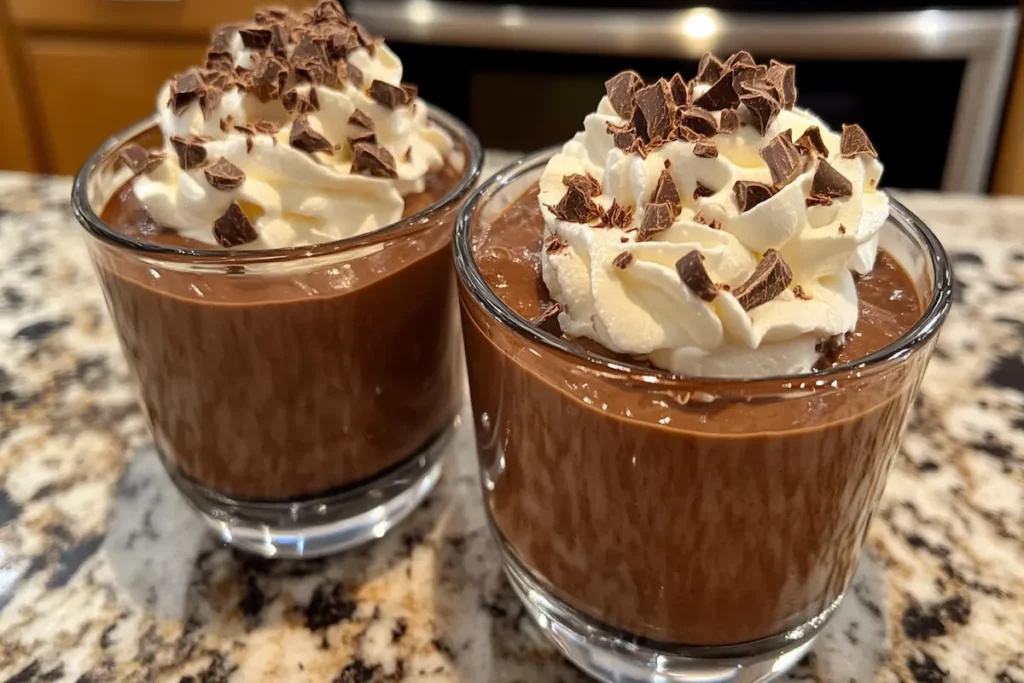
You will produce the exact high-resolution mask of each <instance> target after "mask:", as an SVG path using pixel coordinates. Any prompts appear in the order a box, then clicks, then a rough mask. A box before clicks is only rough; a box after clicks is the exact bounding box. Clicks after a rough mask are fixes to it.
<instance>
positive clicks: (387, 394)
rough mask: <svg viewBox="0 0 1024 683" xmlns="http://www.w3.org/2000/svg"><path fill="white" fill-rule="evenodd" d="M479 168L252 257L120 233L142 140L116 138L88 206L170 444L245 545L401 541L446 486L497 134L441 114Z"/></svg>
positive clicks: (147, 132) (133, 350)
mask: <svg viewBox="0 0 1024 683" xmlns="http://www.w3.org/2000/svg"><path fill="white" fill-rule="evenodd" d="M430 117H431V119H432V121H433V122H434V123H435V124H437V125H438V126H440V127H441V128H442V129H444V130H446V131H447V132H448V134H449V135H450V136H451V137H452V139H453V140H454V141H455V151H456V154H455V156H456V162H457V164H461V178H460V179H459V180H458V182H457V184H456V186H455V187H454V188H452V189H451V190H450V191H448V192H447V194H445V196H443V197H442V198H440V199H439V200H437V201H436V202H434V203H433V204H432V205H430V206H428V207H426V208H424V209H423V210H421V211H419V212H418V213H415V214H413V215H412V216H410V217H408V218H405V219H403V220H401V221H399V222H397V223H394V224H392V225H389V226H386V227H384V228H381V229H379V230H377V231H375V232H371V233H368V234H364V235H358V236H355V237H351V238H348V239H342V240H338V241H335V242H330V243H326V244H318V245H314V246H302V247H291V248H282V249H268V250H253V251H238V252H233V253H227V252H224V251H215V250H193V249H185V248H176V247H171V246H165V245H160V244H155V243H147V242H144V241H139V240H137V239H134V238H131V237H128V236H126V235H125V234H123V233H121V232H118V231H117V230H115V229H114V228H112V227H111V226H110V225H108V224H107V223H106V222H105V221H104V220H103V218H102V217H101V216H102V214H103V208H104V206H105V205H106V203H107V202H108V201H109V199H110V198H111V197H112V196H113V195H114V193H115V192H116V191H117V190H118V189H119V188H120V187H121V186H122V185H123V184H124V182H126V181H127V179H128V177H129V171H128V169H126V168H124V167H123V165H122V164H121V162H120V161H119V159H118V152H119V150H121V149H122V148H124V147H125V146H126V145H129V144H133V143H134V144H141V145H143V146H144V147H149V148H152V147H157V146H159V145H160V142H161V134H160V130H159V128H157V127H156V122H155V118H150V119H147V120H144V121H141V122H139V123H138V124H136V125H134V126H132V127H131V128H129V129H128V130H126V131H124V132H122V133H120V134H118V135H115V136H114V137H113V138H111V139H110V140H108V141H107V142H106V143H104V144H103V145H102V146H101V147H100V149H99V150H98V151H97V152H96V153H95V154H93V156H92V157H91V158H90V159H89V160H88V161H87V162H86V164H85V166H84V167H83V168H82V170H81V171H80V172H79V174H78V177H77V178H76V179H75V183H74V188H73V190H72V205H73V207H74V211H75V214H76V216H77V217H78V220H79V221H80V222H81V224H82V226H83V227H84V228H85V229H86V231H87V232H88V233H89V240H88V246H89V251H90V254H91V256H92V260H93V262H94V265H95V267H96V270H97V273H98V275H99V279H100V283H101V285H102V287H103V292H104V295H105V297H106V301H107V306H108V308H109V310H110V313H111V317H112V318H113V322H114V327H115V329H116V331H117V334H118V336H119V338H120V341H121V346H122V348H123V350H124V354H125V357H126V359H127V361H128V365H129V367H130V369H131V371H132V373H133V374H134V376H135V379H136V380H137V383H138V388H139V393H140V396H141V403H142V407H143V409H144V412H145V414H146V416H147V418H148V421H149V424H150V428H151V431H152V434H153V438H154V441H155V443H156V448H157V451H158V452H159V454H160V457H161V459H162V460H163V462H164V464H165V466H166V467H167V471H168V472H169V473H170V475H171V478H172V479H173V481H174V483H175V484H176V485H177V487H178V489H179V490H180V491H181V492H182V493H183V494H184V495H185V497H186V498H187V499H188V500H189V502H190V503H191V504H192V505H193V506H194V507H195V508H196V509H197V510H198V511H199V512H200V514H201V515H202V517H203V519H204V520H205V521H206V522H207V523H208V524H209V525H210V526H211V527H212V528H213V529H214V530H215V531H216V532H217V534H218V535H219V536H220V537H221V538H222V539H223V540H224V541H225V542H227V543H230V544H233V545H235V546H237V547H239V548H241V549H244V550H247V551H251V552H255V553H259V554H261V555H264V556H280V557H301V556H304V557H313V556H317V555H324V554H328V553H332V552H336V551H339V550H343V549H345V548H349V547H352V546H355V545H357V544H359V543H362V542H364V541H367V540H370V539H373V538H379V537H380V536H383V535H384V534H385V533H386V532H387V531H388V530H389V529H390V528H392V527H393V526H394V525H395V524H397V523H398V522H399V521H401V520H402V519H403V518H404V517H405V516H406V515H408V514H409V513H410V512H411V511H412V510H413V509H414V508H415V507H416V505H417V504H418V503H419V502H420V501H422V500H423V498H424V497H425V496H426V495H427V494H428V493H429V492H430V490H431V489H432V488H433V486H434V484H435V483H436V482H437V480H438V477H439V476H440V473H441V464H442V462H441V456H442V454H443V452H444V450H445V446H446V445H447V443H448V442H449V440H450V438H451V436H452V432H453V430H454V427H455V425H456V421H457V419H458V414H459V408H460V405H461V403H462V393H463V392H462V370H461V349H460V346H459V335H458V317H457V314H456V307H455V289H454V276H453V272H452V267H451V256H450V254H451V252H450V249H449V244H450V241H451V234H452V225H453V223H454V220H455V216H456V212H457V211H458V208H459V207H460V205H461V204H462V202H463V200H464V199H465V198H466V196H467V195H468V194H469V192H470V191H471V189H472V187H473V185H474V183H475V182H476V180H477V178H478V176H479V174H480V168H481V161H482V158H483V154H482V150H481V148H480V143H479V142H478V141H477V139H476V137H475V136H474V135H473V133H472V132H471V131H470V130H469V129H468V128H467V127H466V126H465V125H464V124H462V123H461V122H459V121H458V120H456V119H455V118H453V117H452V116H450V115H448V114H446V113H445V112H443V111H440V110H438V109H436V108H431V109H430Z"/></svg>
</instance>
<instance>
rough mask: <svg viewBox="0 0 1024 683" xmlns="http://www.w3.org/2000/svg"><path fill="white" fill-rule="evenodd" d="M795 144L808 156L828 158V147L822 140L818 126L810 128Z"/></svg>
mask: <svg viewBox="0 0 1024 683" xmlns="http://www.w3.org/2000/svg"><path fill="white" fill-rule="evenodd" d="M795 144H796V146H797V147H799V148H800V149H801V150H803V151H804V152H805V153H806V154H811V155H813V154H820V155H821V156H823V157H826V158H827V157H828V147H826V146H825V141H824V140H822V139H821V129H820V128H818V127H817V126H808V127H807V130H805V131H804V134H803V135H801V136H800V137H798V138H797V139H796V143H795Z"/></svg>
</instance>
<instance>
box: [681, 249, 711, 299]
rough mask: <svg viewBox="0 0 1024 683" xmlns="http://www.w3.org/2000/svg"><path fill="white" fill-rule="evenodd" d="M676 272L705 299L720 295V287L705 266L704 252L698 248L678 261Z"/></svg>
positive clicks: (693, 290)
mask: <svg viewBox="0 0 1024 683" xmlns="http://www.w3.org/2000/svg"><path fill="white" fill-rule="evenodd" d="M676 272H677V273H679V279H680V280H682V282H683V284H684V285H686V286H687V287H689V289H690V291H691V292H693V293H694V294H696V295H697V296H699V297H700V298H701V299H704V301H714V300H715V297H716V296H718V287H716V286H715V283H714V282H712V281H711V276H710V275H708V271H707V269H706V268H705V267H704V254H702V253H700V252H699V251H697V250H696V249H695V250H693V251H691V252H690V253H689V254H686V255H685V256H683V257H682V258H681V259H679V260H678V261H676Z"/></svg>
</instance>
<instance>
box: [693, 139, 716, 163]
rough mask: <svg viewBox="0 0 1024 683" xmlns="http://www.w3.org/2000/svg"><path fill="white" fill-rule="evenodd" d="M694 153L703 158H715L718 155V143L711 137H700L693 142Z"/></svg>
mask: <svg viewBox="0 0 1024 683" xmlns="http://www.w3.org/2000/svg"><path fill="white" fill-rule="evenodd" d="M693 155H694V156H695V157H700V158H701V159H714V158H716V157H717V156H718V145H716V144H715V143H714V142H713V141H712V140H711V139H710V138H700V139H699V140H697V141H696V142H694V143H693Z"/></svg>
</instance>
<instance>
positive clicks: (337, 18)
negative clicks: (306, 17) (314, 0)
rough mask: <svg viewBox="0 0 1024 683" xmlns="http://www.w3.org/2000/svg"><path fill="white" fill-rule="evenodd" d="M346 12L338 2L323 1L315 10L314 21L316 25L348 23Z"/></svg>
mask: <svg viewBox="0 0 1024 683" xmlns="http://www.w3.org/2000/svg"><path fill="white" fill-rule="evenodd" d="M347 20H348V17H346V16H345V10H343V9H342V8H341V6H340V5H339V4H338V3H337V1H336V0H321V2H320V4H319V5H317V6H316V8H315V9H314V10H313V21H315V22H316V23H318V24H319V23H325V22H331V21H333V22H343V21H347Z"/></svg>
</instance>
